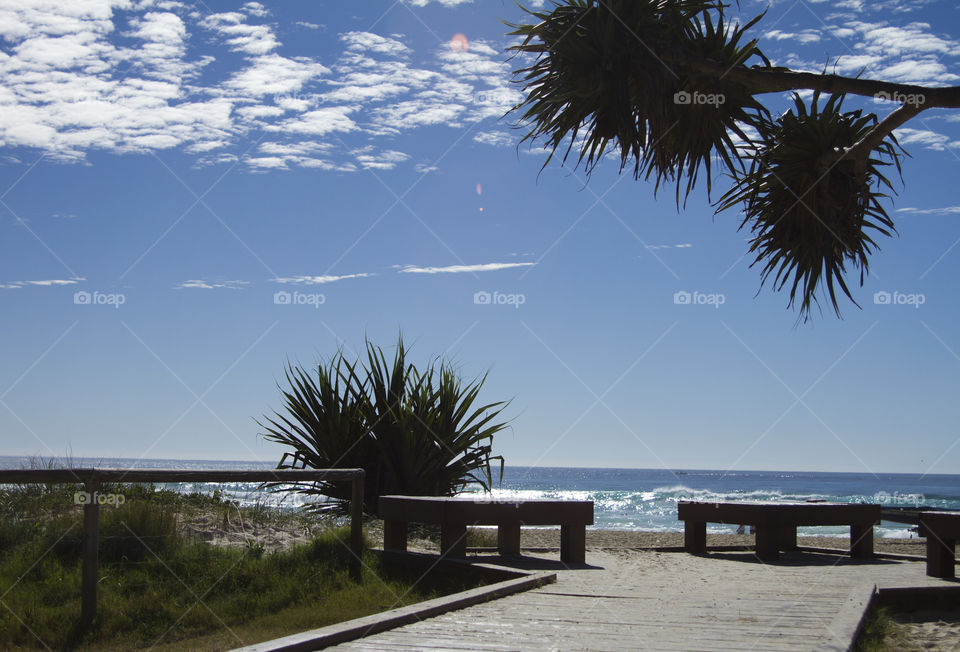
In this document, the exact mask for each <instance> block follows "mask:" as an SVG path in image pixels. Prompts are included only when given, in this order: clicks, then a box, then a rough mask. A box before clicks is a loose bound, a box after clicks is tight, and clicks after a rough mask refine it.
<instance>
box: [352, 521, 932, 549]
mask: <svg viewBox="0 0 960 652" xmlns="http://www.w3.org/2000/svg"><path fill="white" fill-rule="evenodd" d="M364 527H365V528H366V529H367V532H368V535H369V536H370V538H371V539H372V540H373V541H374V543H375V545H382V542H383V526H382V523H381V522H380V521H370V522H368V523H366V524H365V525H364ZM476 529H477V530H481V531H484V530H485V531H487V532H489V537H490V538H491V540H495V538H496V528H495V527H489V528H484V527H478V528H476ZM797 543H798V544H799V545H800V546H808V547H811V548H834V549H846V548H848V547H849V545H850V542H849V540H848V539H846V538H842V537H798V538H797ZM520 545H521V547H522V548H528V549H537V548H559V547H560V529H559V528H524V529H523V530H522V534H521V537H520ZM753 545H754V537H753V535H752V534H708V535H707V546H708V547H709V546H753ZM409 546H410V548H411V549H418V550H426V551H430V550H436V548H437V544H436V543H435V542H434V541H431V540H429V539H425V538H418V537H417V536H416V535H415V534H414V533H413V532H411V535H410V540H409ZM682 546H683V532H644V531H635V530H591V529H588V530H587V548H594V549H597V548H609V549H616V548H621V549H637V550H643V549H657V548H678V547H682ZM925 546H926V540H925V539H920V538H914V539H882V538H877V539H875V540H874V549H875V550H876V551H877V552H886V553H895V554H903V555H918V556H921V557H922V556H924V555H925V554H926V547H925Z"/></svg>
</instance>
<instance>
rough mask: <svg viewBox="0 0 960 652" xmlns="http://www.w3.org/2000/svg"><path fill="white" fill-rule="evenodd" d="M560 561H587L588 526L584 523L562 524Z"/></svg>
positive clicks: (578, 562) (582, 562)
mask: <svg viewBox="0 0 960 652" xmlns="http://www.w3.org/2000/svg"><path fill="white" fill-rule="evenodd" d="M560 561H562V562H564V563H566V564H585V563H586V562H587V526H586V525H584V524H583V523H577V524H576V525H573V524H565V525H561V526H560Z"/></svg>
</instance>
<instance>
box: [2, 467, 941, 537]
mask: <svg viewBox="0 0 960 652" xmlns="http://www.w3.org/2000/svg"><path fill="white" fill-rule="evenodd" d="M58 462H59V463H60V465H64V464H66V460H59V461H58ZM69 463H70V464H72V465H73V466H77V467H80V466H86V467H90V466H100V467H140V468H177V469H224V468H234V469H236V468H244V469H270V468H274V467H275V466H276V465H275V463H273V462H236V461H221V460H169V459H148V460H135V459H125V458H72V459H71V460H69ZM30 464H31V460H30V459H29V458H25V457H0V468H22V467H29V466H30ZM498 479H499V469H498V468H497V469H494V491H493V494H494V496H495V497H497V498H500V499H508V500H509V499H535V498H541V499H542V498H549V499H566V500H592V501H593V502H594V520H595V524H594V528H596V529H604V530H643V531H651V532H676V531H680V530H682V529H683V527H682V524H681V523H679V522H678V521H677V501H679V500H701V501H711V502H712V501H718V502H719V501H736V500H751V501H770V502H776V501H809V500H826V501H835V502H846V503H879V504H881V505H884V506H888V507H917V508H923V507H932V508H940V509H944V508H946V509H955V510H960V476H957V475H933V474H930V475H920V474H904V473H881V474H871V473H814V472H799V471H722V470H694V469H683V470H682V471H678V470H664V469H593V468H567V467H521V466H507V467H505V468H504V473H503V482H502V484H498V483H497V480H498ZM165 488H168V489H174V490H177V491H183V492H191V491H203V492H213V491H214V490H215V489H219V490H220V492H221V493H222V494H223V495H225V496H227V497H230V498H231V499H234V500H237V501H238V502H240V503H242V504H253V503H256V502H262V503H267V504H278V502H279V500H280V496H278V495H277V494H268V493H265V492H263V491H260V490H259V489H258V485H256V484H252V483H229V484H223V485H218V486H213V485H208V484H197V485H193V484H190V483H178V484H174V485H167V486H166V487H165ZM472 491H477V489H476V488H475V487H474V488H473V489H472ZM300 504H302V499H301V498H300V497H299V496H286V498H285V499H284V500H283V503H282V505H284V506H289V507H296V506H298V505H300ZM735 529H736V528H735V526H724V525H711V526H710V528H709V531H710V532H715V533H725V532H730V533H732V532H734V531H735ZM799 534H801V535H803V536H846V535H847V534H848V533H847V530H846V528H843V527H813V528H800V530H799ZM876 534H877V536H878V537H886V538H905V539H909V538H911V537H915V536H916V534H915V533H914V532H913V531H912V527H911V526H910V525H906V524H901V523H889V522H886V521H885V522H883V523H882V524H881V525H880V526H879V527H878V528H877V529H876Z"/></svg>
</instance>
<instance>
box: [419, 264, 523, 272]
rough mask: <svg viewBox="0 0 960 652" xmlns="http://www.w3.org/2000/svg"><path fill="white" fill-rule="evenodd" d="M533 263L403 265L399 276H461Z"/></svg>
mask: <svg viewBox="0 0 960 652" xmlns="http://www.w3.org/2000/svg"><path fill="white" fill-rule="evenodd" d="M533 265H534V263H483V264H481V265H449V266H447V267H417V266H416V265H404V266H403V267H401V268H400V273H401V274H462V273H464V272H472V273H475V272H495V271H497V270H501V269H510V268H512V267H531V266H533Z"/></svg>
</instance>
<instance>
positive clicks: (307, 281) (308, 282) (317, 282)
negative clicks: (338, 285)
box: [270, 272, 375, 285]
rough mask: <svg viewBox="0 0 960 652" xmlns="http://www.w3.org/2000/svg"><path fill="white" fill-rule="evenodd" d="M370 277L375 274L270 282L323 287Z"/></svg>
mask: <svg viewBox="0 0 960 652" xmlns="http://www.w3.org/2000/svg"><path fill="white" fill-rule="evenodd" d="M370 276H375V274H372V273H369V272H361V273H359V274H343V275H341V276H287V277H279V278H272V279H270V280H271V281H273V282H274V283H291V284H294V285H323V284H324V283H334V282H336V281H343V280H346V279H351V278H367V277H370Z"/></svg>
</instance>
